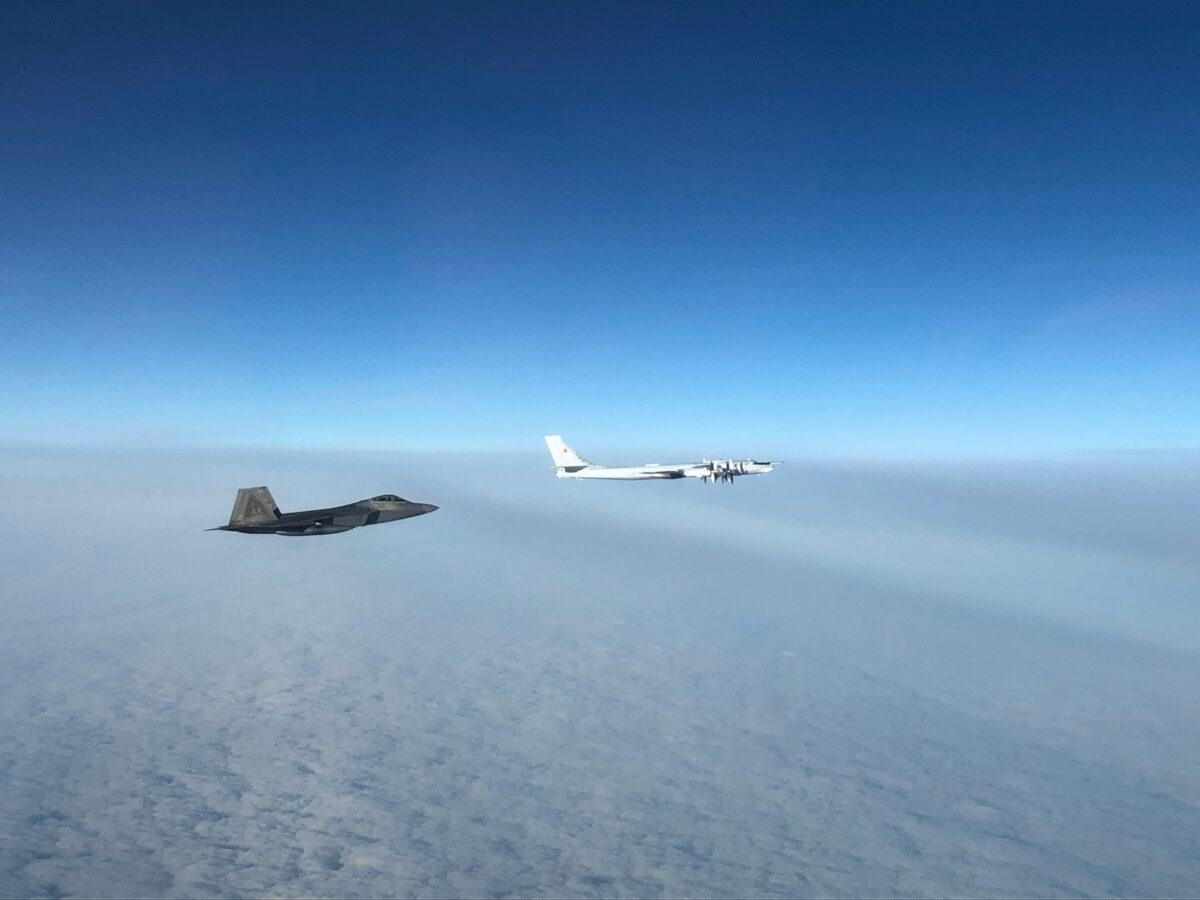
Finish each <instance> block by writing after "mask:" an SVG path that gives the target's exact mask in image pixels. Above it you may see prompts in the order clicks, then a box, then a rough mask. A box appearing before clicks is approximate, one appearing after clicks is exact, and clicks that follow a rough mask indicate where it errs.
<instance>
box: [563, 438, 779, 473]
mask: <svg viewBox="0 0 1200 900" xmlns="http://www.w3.org/2000/svg"><path fill="white" fill-rule="evenodd" d="M546 446H547V447H549V448H550V456H551V457H552V458H553V459H554V469H555V472H554V474H555V475H557V476H558V477H559V478H608V479H612V480H615V481H646V480H648V479H651V478H655V479H662V478H699V479H700V480H702V481H708V480H709V479H711V480H712V482H713V484H716V483H717V482H718V481H724V482H727V483H728V484H733V479H734V478H736V477H737V476H739V475H765V474H767V473H768V472H773V471H774V470H775V463H777V462H779V460H771V461H767V462H759V461H758V460H756V459H704V460H701V461H700V462H690V463H678V464H676V465H663V464H662V463H647V464H646V465H644V466H597V465H593V464H592V463H590V462H588V461H587V460H586V459H584V458H583V457H582V456H580V455H579V454H578V453H576V452H575V451H574V450H572V449H571V448H570V447H568V446H567V445H566V443H565V442H564V441H563V439H562V436H561V435H557V434H548V435H546Z"/></svg>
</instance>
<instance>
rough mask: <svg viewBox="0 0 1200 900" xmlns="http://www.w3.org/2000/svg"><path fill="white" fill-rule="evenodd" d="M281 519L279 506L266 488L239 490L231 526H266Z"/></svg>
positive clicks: (230, 519)
mask: <svg viewBox="0 0 1200 900" xmlns="http://www.w3.org/2000/svg"><path fill="white" fill-rule="evenodd" d="M278 518H279V506H278V504H276V502H275V498H274V497H272V496H271V492H270V491H269V490H267V488H266V487H252V488H239V489H238V492H237V499H236V500H234V501H233V513H232V514H231V515H230V516H229V524H230V525H266V524H268V523H270V522H274V521H275V520H276V519H278Z"/></svg>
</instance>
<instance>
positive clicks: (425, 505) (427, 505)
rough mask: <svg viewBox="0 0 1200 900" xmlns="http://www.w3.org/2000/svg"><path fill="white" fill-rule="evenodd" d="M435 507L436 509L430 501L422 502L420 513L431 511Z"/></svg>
mask: <svg viewBox="0 0 1200 900" xmlns="http://www.w3.org/2000/svg"><path fill="white" fill-rule="evenodd" d="M436 509H437V507H436V506H434V505H433V504H432V503H422V504H421V512H422V513H431V512H433V511H434V510H436Z"/></svg>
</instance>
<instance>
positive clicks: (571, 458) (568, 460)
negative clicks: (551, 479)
mask: <svg viewBox="0 0 1200 900" xmlns="http://www.w3.org/2000/svg"><path fill="white" fill-rule="evenodd" d="M546 446H547V447H549V448H550V458H551V459H553V460H554V465H555V466H557V467H558V468H560V469H568V470H570V469H582V468H584V467H585V466H590V465H591V463H590V462H588V461H587V460H586V459H584V458H583V457H582V456H580V455H579V454H578V453H576V452H575V451H574V450H572V449H571V448H570V447H568V446H567V445H566V443H565V442H564V441H563V439H562V435H559V434H548V435H546Z"/></svg>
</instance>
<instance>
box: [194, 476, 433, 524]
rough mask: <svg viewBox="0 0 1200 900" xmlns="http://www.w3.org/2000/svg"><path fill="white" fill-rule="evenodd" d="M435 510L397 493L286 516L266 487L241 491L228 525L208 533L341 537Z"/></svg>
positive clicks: (429, 504) (238, 493)
mask: <svg viewBox="0 0 1200 900" xmlns="http://www.w3.org/2000/svg"><path fill="white" fill-rule="evenodd" d="M435 509H437V507H436V506H434V505H433V504H432V503H412V502H410V501H408V500H405V499H403V498H401V497H397V496H396V495H395V494H380V495H379V496H378V497H371V498H370V499H369V500H359V501H358V502H357V503H347V504H345V505H344V506H332V507H329V508H328V509H305V510H301V511H299V512H289V513H285V512H280V511H279V507H278V506H277V505H276V504H275V499H274V498H273V497H272V496H271V492H270V491H269V490H267V488H265V487H254V488H241V489H240V490H239V491H238V492H237V499H235V500H234V502H233V513H232V514H231V515H230V516H229V524H228V525H220V526H218V527H217V528H210V529H208V530H209V531H240V532H241V533H242V534H283V535H292V536H300V535H313V534H339V533H340V532H343V531H349V530H350V529H351V528H358V527H359V526H361V525H380V524H382V523H384V522H395V521H398V520H399V519H411V518H412V517H413V516H423V515H425V513H431V512H433V511H434V510H435Z"/></svg>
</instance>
